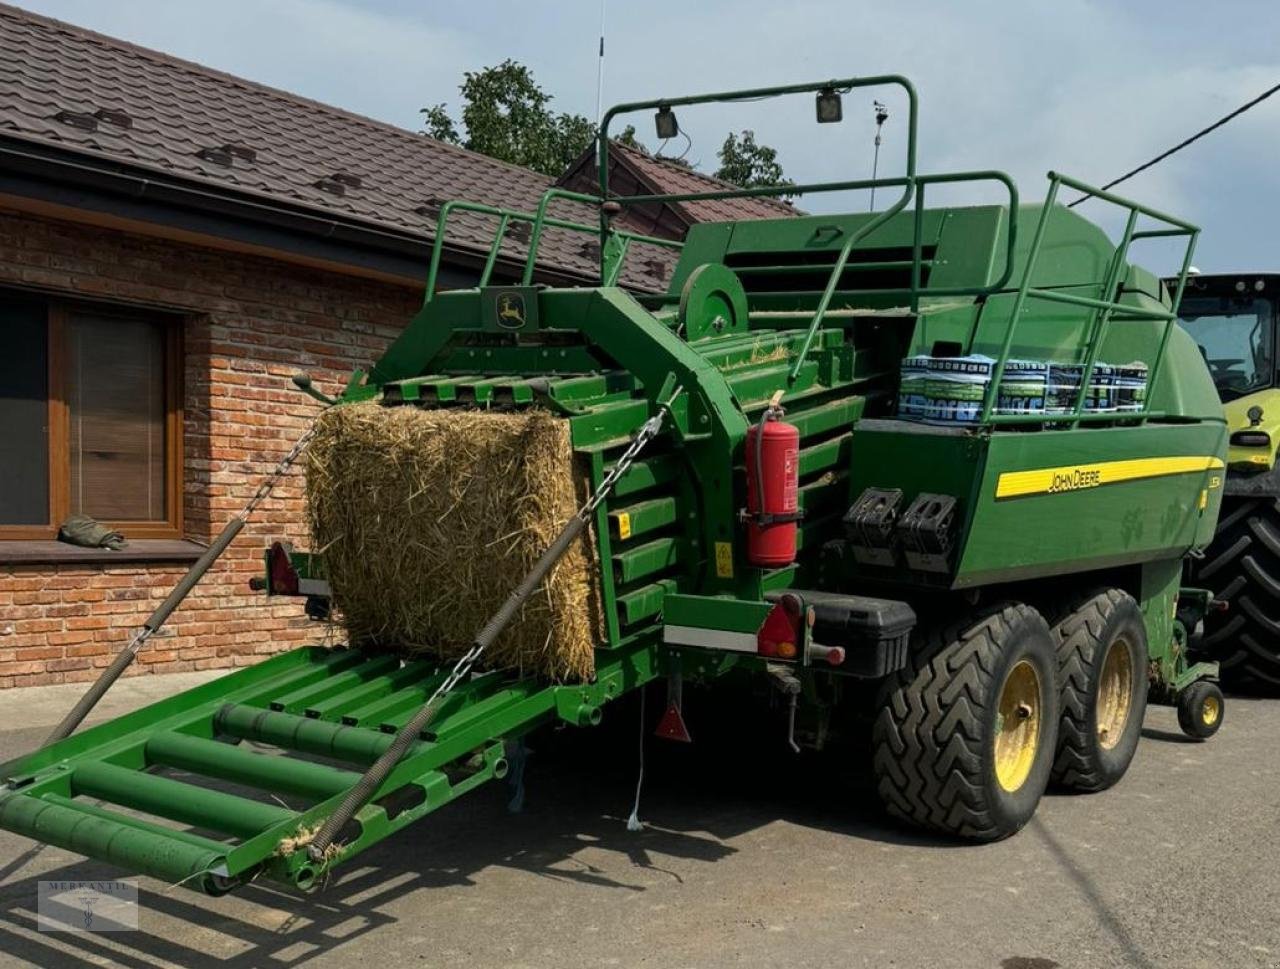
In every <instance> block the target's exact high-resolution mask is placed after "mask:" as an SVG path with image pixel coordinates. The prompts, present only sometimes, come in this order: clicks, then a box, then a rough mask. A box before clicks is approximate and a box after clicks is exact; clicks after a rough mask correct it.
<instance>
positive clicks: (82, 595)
mask: <svg viewBox="0 0 1280 969" xmlns="http://www.w3.org/2000/svg"><path fill="white" fill-rule="evenodd" d="M0 285H2V286H27V287H37V288H40V289H42V290H46V291H51V292H54V293H57V294H62V295H65V296H68V297H75V298H81V299H95V298H96V299H109V300H113V301H126V302H134V303H138V304H140V305H145V306H151V307H161V308H165V309H175V308H177V309H179V310H180V311H181V312H182V314H183V316H184V318H185V323H184V334H183V339H184V348H185V367H184V375H183V381H184V406H185V419H184V424H185V429H184V442H183V447H184V460H183V463H184V475H183V477H184V494H185V501H184V518H185V522H184V529H185V532H186V535H187V537H188V538H191V539H195V540H197V541H203V542H207V541H209V540H211V539H212V538H213V536H214V535H216V534H217V532H218V531H219V530H220V529H221V527H222V526H223V525H224V524H225V523H226V521H227V520H228V519H230V518H231V516H232V515H234V514H235V513H236V512H238V511H239V510H240V509H241V508H243V507H244V504H245V502H246V501H248V499H249V497H250V496H251V495H252V494H253V492H254V490H255V489H256V487H257V484H258V482H259V480H260V478H261V476H262V475H263V474H264V473H266V472H267V471H268V470H269V469H270V468H272V467H273V466H274V465H275V463H276V462H277V461H278V460H279V459H280V458H281V457H282V456H283V455H284V453H285V452H286V451H288V449H289V448H290V447H291V446H292V444H293V442H294V441H295V440H296V439H297V437H298V436H299V435H300V434H301V432H302V430H303V429H304V428H305V427H306V426H307V424H308V422H309V419H310V417H311V416H312V415H314V414H315V412H316V409H317V405H316V404H315V403H314V402H312V401H311V400H310V399H309V398H306V397H304V396H303V395H302V394H300V393H298V392H297V391H295V390H293V389H292V386H291V385H290V383H289V380H288V378H289V376H291V375H292V374H293V373H294V372H295V371H296V370H298V369H305V370H308V371H309V372H311V374H312V375H313V376H314V377H315V378H316V381H317V383H318V384H319V385H320V386H321V387H324V388H326V389H328V390H330V391H332V390H336V389H338V388H339V387H340V386H341V385H342V384H344V383H345V381H346V378H347V376H348V375H349V374H350V371H351V370H352V369H353V368H354V367H356V366H367V365H368V364H369V363H371V362H372V361H374V360H376V359H377V357H378V356H379V354H380V353H381V351H382V349H383V348H384V347H385V346H386V345H387V343H388V341H389V340H390V339H391V338H393V337H394V336H395V335H396V334H397V333H398V332H399V331H400V329H401V327H402V326H403V325H404V323H405V322H406V321H407V320H408V319H409V318H410V316H412V315H413V313H414V311H415V310H416V308H417V305H418V304H419V302H420V300H421V292H420V291H417V292H415V291H414V290H413V289H412V288H410V287H397V286H394V285H392V284H384V283H378V282H372V281H365V280H359V279H353V278H349V277H343V276H339V275H336V274H328V273H324V272H321V271H318V270H310V269H306V268H301V267H296V266H290V265H288V264H285V263H277V262H274V261H272V260H270V259H265V258H259V257H254V256H242V255H237V254H233V253H225V252H220V251H217V250H212V249H202V248H198V247H194V246H189V245H184V244H179V243H172V242H167V241H163V240H157V239H150V238H145V237H140V236H134V235H130V234H127V233H123V232H117V231H112V230H107V229H97V228H91V227H85V226H80V225H73V224H70V223H63V222H57V221H52V220H47V219H43V218H37V217H32V216H28V215H24V214H20V213H17V212H11V211H6V210H4V209H0ZM302 522H303V499H302V480H301V478H300V476H299V475H298V474H297V473H293V474H291V475H290V476H289V477H288V478H286V479H285V480H284V481H282V482H281V483H280V485H279V486H278V487H277V489H276V491H275V492H274V495H273V497H272V498H270V499H268V500H267V501H266V502H265V503H264V504H263V506H262V507H261V508H260V509H259V511H258V514H257V515H256V516H255V520H254V521H253V522H251V523H250V525H249V526H248V527H246V528H245V530H244V531H243V532H242V533H241V535H240V536H239V538H237V540H236V542H235V544H234V545H233V546H232V547H231V548H230V549H229V550H228V551H227V553H226V555H225V556H224V557H223V559H222V560H221V562H220V563H219V564H218V565H216V566H215V567H214V568H213V570H212V571H211V572H210V573H209V575H208V576H207V577H206V578H205V580H204V582H203V583H202V584H201V585H200V586H199V587H198V588H197V590H196V591H195V592H194V593H193V594H192V596H191V597H190V598H189V599H188V600H187V602H186V603H185V604H184V605H183V606H182V607H181V608H180V609H179V610H178V611H177V612H176V613H175V614H174V615H173V617H172V618H171V619H170V621H169V624H168V625H167V626H166V627H165V629H164V630H163V631H162V635H161V636H157V637H155V638H153V639H152V640H151V642H150V643H149V645H148V647H147V649H146V650H144V651H143V652H142V653H141V654H140V655H139V657H138V662H137V663H135V665H134V669H133V672H135V673H147V672H172V671H178V670H193V669H209V668H221V667H231V666H243V665H247V664H250V663H253V662H255V661H257V660H258V659H259V658H260V657H261V656H262V655H263V654H267V653H273V652H277V651H279V650H282V649H287V648H289V647H292V646H295V645H297V644H299V643H301V642H304V641H308V640H312V641H314V640H316V639H317V638H318V637H320V636H321V635H322V633H323V627H321V626H319V625H317V624H315V623H310V622H308V621H307V620H306V619H305V618H304V617H303V614H302V606H301V600H297V599H272V600H268V599H267V598H266V597H264V596H262V595H258V594H252V593H250V592H249V591H248V580H249V577H250V576H251V575H254V574H256V573H257V572H258V571H259V569H260V563H261V553H262V549H263V547H264V545H265V544H266V542H267V541H268V540H269V539H270V538H274V537H279V536H282V535H283V536H287V537H290V538H292V539H293V540H294V541H296V542H297V543H299V544H300V545H304V546H305V544H306V535H305V529H304V527H303V524H302ZM0 552H2V549H0ZM0 558H2V555H0ZM184 570H185V567H184V566H180V565H156V566H149V565H132V564H129V563H121V564H119V565H109V566H107V565H74V566H67V565H60V566H56V567H55V566H42V565H4V564H0V688H4V687H11V686H27V685H33V684H43V683H61V682H72V681H78V680H87V679H90V678H92V677H94V676H95V675H96V673H97V670H98V669H99V668H101V667H102V666H105V665H106V664H107V663H108V662H109V660H110V657H111V656H112V655H113V654H114V653H115V651H116V650H118V649H119V648H120V646H122V645H123V644H124V643H125V642H127V640H128V637H129V635H130V634H131V632H132V631H133V630H134V629H136V628H137V627H138V626H139V625H140V624H141V623H142V621H143V620H144V619H145V618H146V617H147V615H148V614H149V613H150V612H151V610H152V609H154V608H155V606H156V605H157V604H158V603H159V602H160V600H161V599H163V598H164V596H165V595H166V594H167V593H168V591H169V589H170V588H172V586H173V584H174V583H175V582H176V581H177V579H178V577H179V576H180V575H181V574H182V573H183V571H184Z"/></svg>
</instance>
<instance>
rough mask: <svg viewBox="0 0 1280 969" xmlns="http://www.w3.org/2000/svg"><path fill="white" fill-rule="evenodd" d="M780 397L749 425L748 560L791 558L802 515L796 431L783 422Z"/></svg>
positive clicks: (768, 562) (777, 562)
mask: <svg viewBox="0 0 1280 969" xmlns="http://www.w3.org/2000/svg"><path fill="white" fill-rule="evenodd" d="M781 399H782V393H781V392H779V393H776V394H774V395H773V400H772V401H770V402H769V407H768V408H767V409H766V410H765V412H764V415H763V416H762V417H761V418H760V423H759V424H755V425H753V426H751V427H749V428H747V448H746V452H747V461H746V464H747V510H746V515H745V516H744V517H745V518H746V519H747V561H749V562H750V563H751V564H752V565H759V566H764V567H771V568H776V567H778V566H782V565H790V564H791V563H792V562H794V561H795V558H796V522H797V521H799V520H800V510H799V487H800V431H799V429H797V428H796V427H795V426H794V425H792V424H787V423H784V422H783V420H782V416H783V410H782V407H781V406H780V405H779V401H780V400H781ZM761 485H763V488H762V487H761Z"/></svg>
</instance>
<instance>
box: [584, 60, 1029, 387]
mask: <svg viewBox="0 0 1280 969" xmlns="http://www.w3.org/2000/svg"><path fill="white" fill-rule="evenodd" d="M885 86H896V87H899V88H901V89H902V91H903V93H904V94H905V95H906V98H907V106H908V110H907V160H906V174H905V175H903V176H900V177H896V178H877V179H852V180H846V181H838V182H811V183H808V184H803V185H764V186H758V187H755V188H739V189H725V190H721V191H712V192H686V193H682V194H672V195H624V196H615V197H611V196H610V194H609V124H610V123H611V122H612V121H613V119H614V117H616V116H618V115H622V114H629V113H631V112H634V111H644V110H647V109H649V108H670V107H675V106H678V105H689V104H708V103H713V102H726V101H748V100H757V99H760V98H772V97H782V96H785V95H788V94H804V93H809V92H814V91H822V90H826V89H834V90H837V91H840V92H842V93H843V92H847V91H850V90H852V89H853V88H859V87H885ZM918 108H919V105H918V98H917V96H916V90H915V87H914V86H913V85H912V83H911V82H910V81H909V80H907V78H905V77H903V76H902V75H900V74H881V75H876V76H872V77H863V78H857V77H850V78H844V79H839V80H829V81H817V82H810V83H807V84H787V85H781V86H777V87H764V88H754V89H752V90H748V91H727V92H720V93H717V94H699V95H691V96H688V97H680V98H657V99H655V100H651V101H632V102H629V103H626V104H619V105H615V106H614V107H612V108H610V109H609V110H608V111H607V112H605V115H604V118H603V119H602V120H601V122H600V134H599V144H598V148H597V157H598V159H599V178H600V197H601V198H607V199H610V200H611V201H613V202H617V203H618V204H620V205H623V206H627V205H639V204H643V203H646V202H697V201H706V200H709V199H729V198H762V197H770V196H779V195H804V194H805V193H814V194H817V193H823V192H843V191H859V190H865V189H875V188H899V187H900V188H901V189H902V194H901V195H899V196H898V198H897V200H896V201H895V202H894V203H893V204H892V205H890V206H889V207H888V208H887V209H884V210H882V211H881V212H878V213H877V214H876V216H875V218H873V219H871V220H870V221H869V222H867V223H866V224H865V225H862V226H860V227H859V228H858V229H857V231H855V232H853V233H852V234H850V236H849V238H848V239H846V240H845V242H844V244H843V245H842V246H841V247H840V254H839V256H838V257H837V258H836V262H835V265H834V266H833V267H832V270H831V276H830V277H829V278H828V280H827V285H826V287H825V288H824V289H823V291H822V295H821V296H820V297H819V299H818V305H817V308H816V309H815V310H814V313H813V318H812V320H811V321H810V323H809V328H808V331H807V332H806V333H805V336H804V340H803V342H802V343H801V345H800V348H799V350H798V351H797V353H796V356H795V360H794V361H793V363H792V364H791V368H790V371H789V372H788V374H787V383H788V384H789V385H790V384H794V383H795V382H796V380H797V378H798V377H799V376H800V374H801V372H802V370H803V368H804V363H805V358H806V357H807V356H808V354H809V350H810V349H811V347H812V346H813V341H814V338H815V337H816V336H817V333H818V331H819V329H821V327H822V323H823V320H824V318H825V317H826V314H827V310H828V309H829V308H830V306H831V301H832V299H833V298H834V297H835V294H836V291H837V290H838V289H839V286H840V280H841V278H842V277H843V275H844V273H845V271H846V269H848V268H849V266H848V262H849V257H850V255H851V254H852V253H853V250H854V248H855V247H856V246H857V244H858V243H859V242H861V241H862V240H864V239H866V238H867V237H868V236H869V235H871V234H872V233H873V232H875V230H876V229H878V228H879V227H880V226H882V225H884V224H885V223H886V222H888V221H889V220H890V219H891V218H893V216H895V215H897V214H898V213H899V212H901V211H903V210H904V209H905V208H906V207H907V205H908V204H910V202H911V200H912V198H913V197H914V198H915V203H916V204H915V212H914V221H913V228H914V238H913V242H912V258H911V262H910V263H894V264H878V265H879V267H880V268H885V267H886V266H890V265H891V266H892V267H893V268H906V267H907V266H910V269H911V286H910V288H909V289H906V290H876V291H875V292H876V295H879V296H886V295H905V296H908V297H909V298H910V300H911V310H912V312H915V311H916V310H917V309H918V308H919V300H920V295H921V293H922V292H923V289H922V284H921V271H920V270H921V261H922V260H921V250H922V247H921V234H922V227H923V219H924V208H923V206H924V186H925V185H927V184H944V183H952V182H966V181H995V182H998V183H1000V184H1001V185H1003V186H1004V187H1005V189H1006V191H1007V192H1008V194H1009V213H1010V216H1009V238H1008V246H1007V249H1006V255H1005V268H1004V271H1003V272H1002V273H1001V275H1000V277H999V279H997V280H996V281H995V282H994V283H992V284H990V285H986V286H973V287H956V288H954V289H945V290H929V295H930V296H935V295H936V296H961V295H964V296H984V295H988V294H990V293H995V292H998V291H999V290H1000V289H1003V288H1004V286H1005V284H1006V283H1007V282H1008V281H1009V277H1010V276H1011V275H1012V273H1013V254H1014V248H1015V245H1016V242H1017V239H1016V231H1017V230H1016V223H1017V220H1016V219H1015V218H1014V214H1015V213H1016V212H1017V208H1018V189H1017V186H1015V185H1014V183H1013V180H1012V179H1011V178H1010V177H1009V176H1008V175H1006V174H1005V173H1003V172H997V171H990V170H985V171H975V172H951V173H946V174H937V175H917V174H916V123H917V116H918V113H919V110H918ZM609 231H610V230H609V218H608V216H607V215H606V214H605V213H604V212H601V215H600V234H601V239H602V240H603V239H604V238H605V237H606V234H607V233H608V232H609ZM603 255H604V246H603V245H602V246H601V258H602V260H603ZM876 265H877V264H870V265H866V266H856V267H855V268H858V269H871V268H876ZM604 272H605V266H604V263H603V261H602V263H601V273H602V275H603V273H604Z"/></svg>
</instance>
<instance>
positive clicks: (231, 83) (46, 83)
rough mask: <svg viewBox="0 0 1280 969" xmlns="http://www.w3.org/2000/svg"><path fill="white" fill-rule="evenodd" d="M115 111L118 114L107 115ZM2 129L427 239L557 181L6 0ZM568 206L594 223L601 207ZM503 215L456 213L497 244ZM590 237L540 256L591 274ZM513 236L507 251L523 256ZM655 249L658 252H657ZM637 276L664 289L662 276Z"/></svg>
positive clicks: (564, 236)
mask: <svg viewBox="0 0 1280 969" xmlns="http://www.w3.org/2000/svg"><path fill="white" fill-rule="evenodd" d="M106 112H112V114H106ZM0 134H4V135H8V136H11V137H14V138H19V139H23V140H26V141H31V142H39V143H43V144H47V145H54V146H57V147H59V148H62V149H65V150H70V151H74V152H79V153H83V154H86V155H90V156H97V157H100V158H104V159H107V160H109V161H112V162H117V163H125V164H128V165H131V166H136V167H138V168H141V169H145V170H150V171H154V172H163V173H166V174H168V175H170V176H172V177H175V178H180V179H184V180H193V181H196V182H201V183H205V184H208V185H213V186H217V187H218V188H220V189H222V190H226V191H231V192H236V193H246V194H249V195H251V196H257V197H258V198H260V199H261V198H264V197H265V198H266V199H268V200H274V201H275V202H277V203H286V204H289V205H297V206H305V207H308V208H311V209H318V210H323V211H324V212H326V213H327V214H330V215H333V214H337V215H339V216H341V217H344V218H349V219H352V220H356V221H359V222H363V223H368V224H373V225H375V226H379V227H383V228H386V229H390V230H393V231H399V232H407V233H411V234H413V235H419V236H427V237H429V236H430V235H431V234H432V232H433V230H434V228H435V215H434V214H433V212H434V209H435V207H438V205H439V204H440V203H441V202H443V201H444V200H447V199H454V198H465V199H469V200H472V201H478V202H483V203H487V204H490V205H494V206H500V207H506V208H515V209H523V210H528V209H531V208H533V207H534V205H536V203H537V200H538V197H539V196H540V195H541V194H542V193H543V192H544V191H545V190H546V189H547V188H548V187H549V186H550V185H551V184H552V183H553V180H552V179H550V178H547V177H546V176H544V175H541V174H539V173H537V172H534V171H530V170H528V169H525V168H520V167H517V166H514V165H508V164H506V163H504V162H500V161H497V160H495V159H492V158H488V157H486V156H484V155H479V154H476V153H474V152H469V151H466V150H464V149H461V148H458V147H455V146H452V145H448V144H445V143H443V142H439V141H436V140H434V139H431V138H428V137H426V136H424V135H420V134H415V133H414V132H411V131H407V130H405V129H403V128H398V127H395V126H394V125H389V124H384V123H382V122H379V121H374V120H372V119H370V118H365V117H362V116H360V115H357V114H352V113H350V112H347V111H343V110H340V109H338V108H334V107H331V106H329V105H325V104H321V103H319V102H317V101H311V100H308V99H306V98H303V97H299V96H297V95H294V94H289V93H287V92H284V91H280V90H277V89H275V88H271V87H267V86H265V85H261V84H256V83H253V82H250V81H246V80H244V79H242V78H238V77H234V76H232V75H230V74H224V73H222V72H220V71H215V70H212V69H210V68H207V67H203V66H201V65H198V64H194V63H191V62H189V61H184V60H179V59H178V58H175V57H171V56H169V55H167V54H163V53H160V52H157V51H153V50H149V49H147V48H143V47H138V46H136V45H133V44H129V43H126V42H124V41H120V40H116V39H114V38H111V37H106V36H104V35H102V34H98V33H94V32H92V31H89V30H84V29H82V28H80V27H75V26H72V25H70V24H66V23H62V22H60V21H57V20H51V19H48V18H46V17H41V16H37V15H35V14H31V13H28V12H27V11H24V10H20V9H18V8H16V7H11V6H6V5H3V4H0ZM556 214H558V215H561V216H562V217H566V218H572V219H575V220H577V221H581V222H585V223H587V224H594V221H595V213H594V210H593V209H590V208H587V207H583V206H578V207H576V209H575V207H573V206H570V205H567V204H565V203H558V204H557V206H556ZM493 226H494V223H493V222H492V220H488V219H485V218H483V217H477V216H461V217H458V218H457V222H456V225H455V223H454V222H453V221H452V220H451V223H450V228H449V232H448V241H449V242H450V243H457V244H461V245H466V246H468V247H472V248H481V249H485V248H487V247H488V244H489V243H490V241H491V239H492V231H493ZM590 241H592V240H590V239H589V238H587V237H585V236H580V235H576V234H573V233H568V232H563V231H554V230H553V231H549V232H548V233H547V234H546V235H545V237H544V241H543V244H542V246H541V248H540V250H539V258H540V261H544V262H546V263H547V264H549V265H553V266H555V267H556V268H559V269H568V270H571V271H574V272H578V273H583V274H589V273H591V272H593V271H594V266H593V264H592V263H591V260H590V259H589V258H587V257H586V256H585V255H584V248H583V243H584V242H590ZM526 252H527V250H526V249H525V248H524V247H523V246H522V245H521V244H520V243H519V242H518V241H513V242H510V243H508V244H507V245H506V246H504V253H505V254H507V255H509V256H512V257H518V258H523V256H524V254H525V253H526ZM646 255H647V253H646ZM630 281H632V282H634V283H637V284H643V285H646V287H647V288H653V287H654V286H655V285H656V281H655V280H654V279H652V278H648V277H642V278H637V277H635V276H634V274H632V275H631V276H630Z"/></svg>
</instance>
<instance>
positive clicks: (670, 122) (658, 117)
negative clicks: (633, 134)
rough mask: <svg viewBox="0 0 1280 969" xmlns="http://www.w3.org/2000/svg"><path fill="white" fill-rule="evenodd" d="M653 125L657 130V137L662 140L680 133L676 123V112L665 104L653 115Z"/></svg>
mask: <svg viewBox="0 0 1280 969" xmlns="http://www.w3.org/2000/svg"><path fill="white" fill-rule="evenodd" d="M653 126H654V127H655V128H656V129H657V131H658V137H659V138H661V139H662V140H663V141H666V140H667V139H668V138H674V137H675V136H676V135H678V134H679V133H680V125H679V124H677V123H676V113H675V112H674V111H672V110H671V109H670V108H669V107H667V106H666V105H665V104H664V105H663V106H662V107H660V108H659V109H658V113H657V114H655V115H654V116H653Z"/></svg>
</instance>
